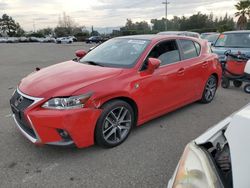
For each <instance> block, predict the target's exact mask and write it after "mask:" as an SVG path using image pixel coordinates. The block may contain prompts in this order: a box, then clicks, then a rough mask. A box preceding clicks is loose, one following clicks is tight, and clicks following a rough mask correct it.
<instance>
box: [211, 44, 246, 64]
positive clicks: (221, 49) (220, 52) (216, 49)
mask: <svg viewBox="0 0 250 188" xmlns="http://www.w3.org/2000/svg"><path fill="white" fill-rule="evenodd" d="M227 50H231V52H232V53H234V54H237V53H238V52H241V53H242V54H246V55H250V48H225V47H212V51H213V53H216V54H217V55H218V56H219V60H220V61H225V60H226V56H225V54H224V53H225V51H227Z"/></svg>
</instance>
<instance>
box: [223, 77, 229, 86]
mask: <svg viewBox="0 0 250 188" xmlns="http://www.w3.org/2000/svg"><path fill="white" fill-rule="evenodd" d="M229 86H230V80H229V79H228V78H225V77H223V78H222V81H221V87H223V88H225V89H226V88H229Z"/></svg>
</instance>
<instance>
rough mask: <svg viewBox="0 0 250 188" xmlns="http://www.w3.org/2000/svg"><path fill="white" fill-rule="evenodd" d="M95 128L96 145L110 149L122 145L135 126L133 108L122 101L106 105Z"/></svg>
mask: <svg viewBox="0 0 250 188" xmlns="http://www.w3.org/2000/svg"><path fill="white" fill-rule="evenodd" d="M102 109H103V112H102V114H101V116H100V117H99V119H98V121H97V124H96V128H95V141H96V144H97V145H99V146H102V147H106V148H112V147H115V146H118V145H120V144H121V143H123V142H124V141H125V140H126V139H127V137H128V136H129V134H130V132H131V129H132V127H133V126H134V124H135V114H134V110H133V108H132V107H131V106H130V105H129V104H128V103H126V102H125V101H122V100H113V101H110V102H108V103H106V104H105V105H104V106H103V107H102Z"/></svg>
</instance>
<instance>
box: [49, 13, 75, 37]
mask: <svg viewBox="0 0 250 188" xmlns="http://www.w3.org/2000/svg"><path fill="white" fill-rule="evenodd" d="M75 27H76V23H75V22H74V20H73V19H72V18H71V17H70V16H68V15H67V14H66V13H65V12H64V13H63V15H62V17H61V16H60V17H59V20H58V26H57V27H56V28H55V30H54V31H55V34H56V36H57V37H63V36H70V35H73V29H74V28H75Z"/></svg>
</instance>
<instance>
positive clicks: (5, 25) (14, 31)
mask: <svg viewBox="0 0 250 188" xmlns="http://www.w3.org/2000/svg"><path fill="white" fill-rule="evenodd" d="M0 31H1V32H2V33H5V34H7V35H8V36H9V37H19V36H22V35H23V34H24V30H23V29H22V28H21V26H20V25H19V23H17V22H15V20H14V19H13V18H12V17H10V16H8V15H7V14H3V15H2V18H0Z"/></svg>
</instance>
